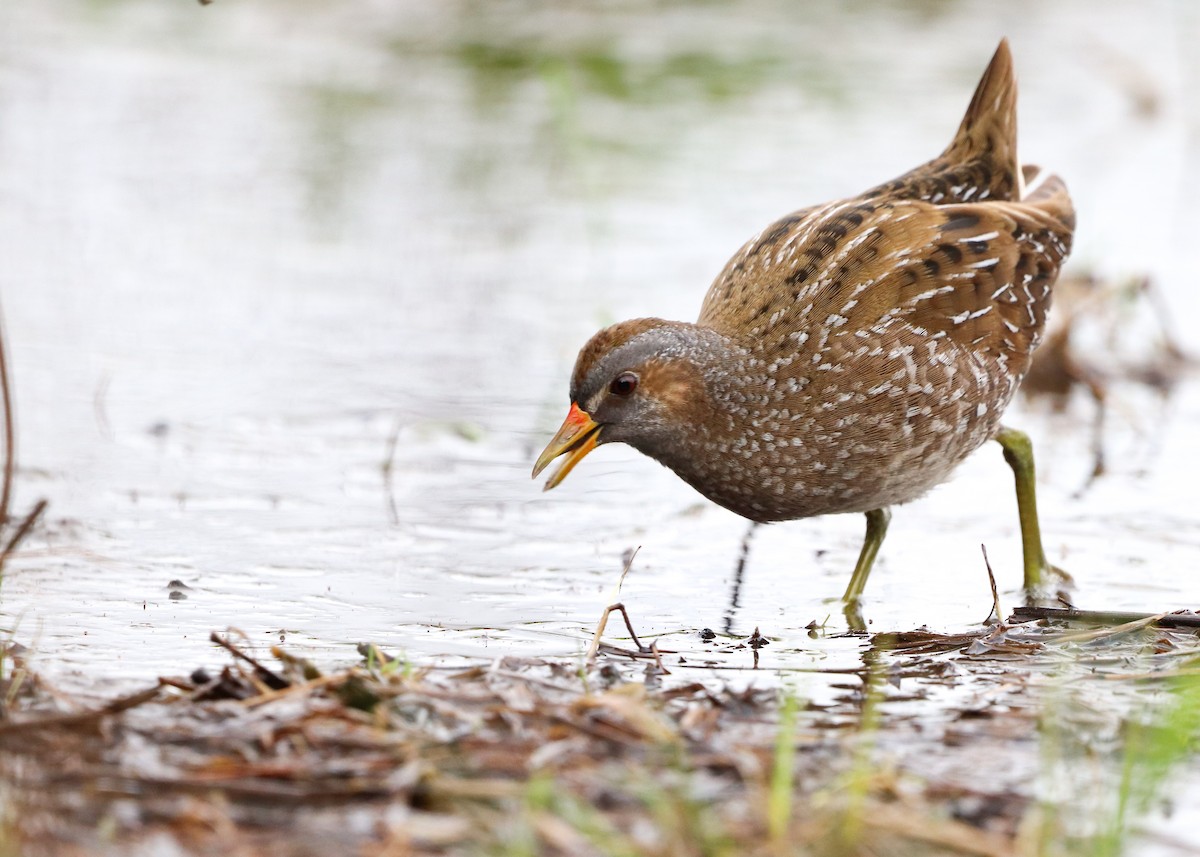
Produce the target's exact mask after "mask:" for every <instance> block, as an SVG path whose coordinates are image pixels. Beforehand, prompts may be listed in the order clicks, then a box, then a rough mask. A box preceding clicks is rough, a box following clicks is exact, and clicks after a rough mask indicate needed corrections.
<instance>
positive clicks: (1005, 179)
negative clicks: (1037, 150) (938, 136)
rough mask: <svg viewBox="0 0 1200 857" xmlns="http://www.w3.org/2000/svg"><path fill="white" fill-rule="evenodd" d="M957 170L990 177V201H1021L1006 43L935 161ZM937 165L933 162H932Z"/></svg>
mask: <svg viewBox="0 0 1200 857" xmlns="http://www.w3.org/2000/svg"><path fill="white" fill-rule="evenodd" d="M937 161H941V162H943V163H945V164H947V165H957V166H959V167H962V166H967V165H974V164H977V165H979V166H980V167H983V168H986V170H987V171H988V172H989V173H990V179H991V180H990V181H989V182H988V183H987V188H988V190H989V191H990V193H989V196H991V197H992V198H993V199H1020V187H1021V178H1020V176H1021V173H1020V169H1019V166H1020V165H1019V163H1018V161H1017V81H1016V78H1015V77H1014V75H1013V61H1012V52H1011V51H1009V49H1008V39H1001V40H1000V44H999V46H998V47H997V48H996V53H994V54H993V55H992V61H991V62H990V63H988V67H987V71H985V72H984V73H983V77H981V78H980V79H979V85H978V86H977V87H975V95H974V96H972V98H971V103H970V105H968V106H967V112H966V114H965V115H964V116H963V120H962V124H961V125H959V126H958V132H957V133H956V134H955V135H954V140H953V141H952V142H951V143H950V145H949V146H948V147H947V148H946V151H944V152H942V154H941V155H940V156H939V157H938V158H937ZM935 162H936V161H935Z"/></svg>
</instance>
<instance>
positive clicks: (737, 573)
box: [725, 523, 758, 634]
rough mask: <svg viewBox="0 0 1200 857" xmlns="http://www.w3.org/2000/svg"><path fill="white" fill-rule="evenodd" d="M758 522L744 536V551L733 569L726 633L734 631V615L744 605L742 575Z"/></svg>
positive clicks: (726, 614)
mask: <svg viewBox="0 0 1200 857" xmlns="http://www.w3.org/2000/svg"><path fill="white" fill-rule="evenodd" d="M757 529H758V524H756V523H751V524H750V526H749V527H748V528H747V529H746V535H744V536H743V537H742V552H741V553H740V554H738V561H737V566H736V567H734V570H733V590H732V591H731V592H730V593H729V607H728V608H726V610H725V633H726V634H732V633H733V617H734V615H735V614H736V613H737V611H738V609H739V608H740V607H741V606H742V576H743V575H744V574H745V572H746V559H747V558H748V557H749V556H750V539H751V537H752V536H753V535H754V531H755V530H757Z"/></svg>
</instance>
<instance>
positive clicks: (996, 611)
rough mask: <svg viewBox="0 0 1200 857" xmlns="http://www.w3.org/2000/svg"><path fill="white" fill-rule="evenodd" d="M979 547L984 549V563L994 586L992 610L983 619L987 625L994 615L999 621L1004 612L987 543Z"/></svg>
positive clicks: (989, 581)
mask: <svg viewBox="0 0 1200 857" xmlns="http://www.w3.org/2000/svg"><path fill="white" fill-rule="evenodd" d="M979 549H980V550H981V551H983V564H984V566H986V567H987V573H988V583H989V584H991V587H992V612H991V613H989V614H988V615H987V618H986V619H984V620H983V624H984V625H987V624H990V620H991V618H992V617H993V616H995V617H996V621H997V622H999V621H1000V617H1001V616H1003V615H1004V613H1003V612H1002V611H1001V610H1000V592H999V591H998V590H997V589H996V575H995V574H993V573H992V564H991V562H989V561H988V555H987V545H980V546H979Z"/></svg>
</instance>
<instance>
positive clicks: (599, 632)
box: [586, 602, 650, 663]
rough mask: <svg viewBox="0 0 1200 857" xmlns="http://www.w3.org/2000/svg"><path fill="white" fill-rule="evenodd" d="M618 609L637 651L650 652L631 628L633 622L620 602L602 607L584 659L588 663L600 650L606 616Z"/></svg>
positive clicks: (606, 621)
mask: <svg viewBox="0 0 1200 857" xmlns="http://www.w3.org/2000/svg"><path fill="white" fill-rule="evenodd" d="M614 610H616V611H619V612H620V614H621V617H622V618H623V619H624V620H625V627H626V628H627V629H628V630H629V636H630V637H631V638H633V644H634V645H635V646H637V647H638V651H639V652H641V653H642V654H644V655H645V654H650V647H649V646H646V645H645V644H644V643H642V641H641V640H639V639H638V635H637V632H636V631H634V630H633V623H632V622H631V621H630V620H629V613H628V611H626V609H625V605H624V604H621V603H620V602H618V603H616V604H610V605H608V607H606V608H604V613H603V615H601V616H600V622H599V623H598V624H597V625H596V633H595V634H593V635H592V644H591V645H590V646H588V650H587V656H586V660H587V661H588V662H589V663H590V662H591V661H594V660H595V659H596V653H597V652H598V651H599V650H600V638H601V637H602V636H603V635H604V629H605V628H606V627H608V617H609V616H611V615H612V613H613V611H614Z"/></svg>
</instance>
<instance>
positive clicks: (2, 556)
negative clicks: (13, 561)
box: [0, 500, 46, 568]
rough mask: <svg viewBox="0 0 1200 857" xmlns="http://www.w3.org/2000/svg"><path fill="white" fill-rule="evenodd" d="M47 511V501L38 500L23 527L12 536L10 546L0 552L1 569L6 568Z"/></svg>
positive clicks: (7, 545) (22, 524)
mask: <svg viewBox="0 0 1200 857" xmlns="http://www.w3.org/2000/svg"><path fill="white" fill-rule="evenodd" d="M45 510H46V500H38V501H37V504H36V505H35V506H34V507H33V509H32V510H31V511H30V512H29V514H28V515H26V516H25V520H24V521H22V522H21V526H19V527H17V531H16V532H15V533H13V534H12V538H10V539H9V540H8V544H6V545H5V546H4V550H3V551H0V568H4V564H5V563H6V562H8V557H9V555H11V554H12V552H13V551H14V550H16V549H17V545H19V544H20V543H21V540H22V539H24V538H25V536H27V535H29V531H30V530H31V529H33V525H34V523H35V522H36V521H37V519H38V518H39V517H41V514H42V512H44V511H45Z"/></svg>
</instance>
